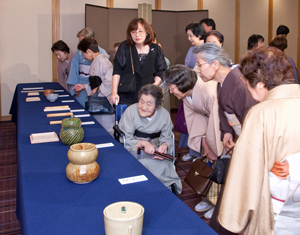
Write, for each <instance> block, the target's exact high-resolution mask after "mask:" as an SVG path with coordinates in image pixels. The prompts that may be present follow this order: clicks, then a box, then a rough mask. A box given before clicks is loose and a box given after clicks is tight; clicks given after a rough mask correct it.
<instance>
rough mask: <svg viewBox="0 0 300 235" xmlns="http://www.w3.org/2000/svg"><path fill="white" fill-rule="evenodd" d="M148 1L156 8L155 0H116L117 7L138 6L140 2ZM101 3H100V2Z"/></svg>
mask: <svg viewBox="0 0 300 235" xmlns="http://www.w3.org/2000/svg"><path fill="white" fill-rule="evenodd" d="M143 3H148V4H151V5H152V9H153V10H154V9H155V0H130V1H128V0H127V1H125V0H114V7H115V8H134V9H137V8H138V4H143ZM98 5H99V4H98Z"/></svg>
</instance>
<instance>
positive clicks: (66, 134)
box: [59, 116, 84, 145]
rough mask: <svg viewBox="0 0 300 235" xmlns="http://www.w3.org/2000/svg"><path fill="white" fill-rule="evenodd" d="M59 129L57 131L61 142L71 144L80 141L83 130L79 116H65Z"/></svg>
mask: <svg viewBox="0 0 300 235" xmlns="http://www.w3.org/2000/svg"><path fill="white" fill-rule="evenodd" d="M61 126H62V128H61V130H60V132H59V137H60V139H61V142H63V143H64V144H66V145H72V144H76V143H80V142H81V141H82V140H83V137H84V131H83V129H82V127H81V120H80V118H74V117H73V116H72V117H70V118H65V119H63V120H62V123H61Z"/></svg>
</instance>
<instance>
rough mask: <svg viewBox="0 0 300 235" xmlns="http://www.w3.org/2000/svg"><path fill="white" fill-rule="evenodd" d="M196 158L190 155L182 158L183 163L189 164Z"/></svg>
mask: <svg viewBox="0 0 300 235" xmlns="http://www.w3.org/2000/svg"><path fill="white" fill-rule="evenodd" d="M193 158H194V156H192V155H190V154H189V153H187V154H185V155H184V156H183V157H182V158H181V161H183V162H189V161H192V159H193Z"/></svg>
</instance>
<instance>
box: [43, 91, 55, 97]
mask: <svg viewBox="0 0 300 235" xmlns="http://www.w3.org/2000/svg"><path fill="white" fill-rule="evenodd" d="M53 93H54V89H46V90H44V96H47V95H48V94H53Z"/></svg>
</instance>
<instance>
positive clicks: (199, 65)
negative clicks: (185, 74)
mask: <svg viewBox="0 0 300 235" xmlns="http://www.w3.org/2000/svg"><path fill="white" fill-rule="evenodd" d="M204 64H208V63H203V64H200V63H197V65H198V67H199V68H201V66H202V65H204Z"/></svg>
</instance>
